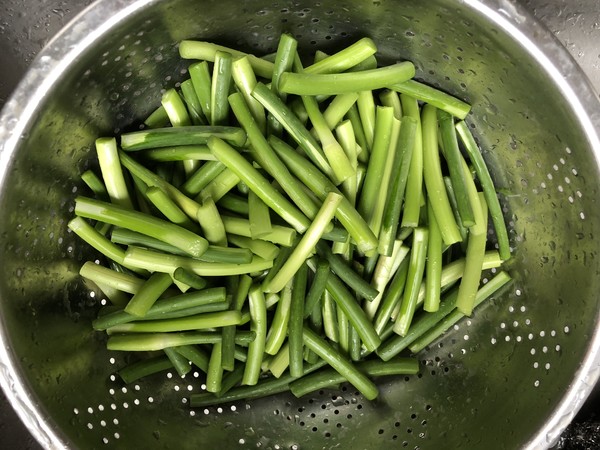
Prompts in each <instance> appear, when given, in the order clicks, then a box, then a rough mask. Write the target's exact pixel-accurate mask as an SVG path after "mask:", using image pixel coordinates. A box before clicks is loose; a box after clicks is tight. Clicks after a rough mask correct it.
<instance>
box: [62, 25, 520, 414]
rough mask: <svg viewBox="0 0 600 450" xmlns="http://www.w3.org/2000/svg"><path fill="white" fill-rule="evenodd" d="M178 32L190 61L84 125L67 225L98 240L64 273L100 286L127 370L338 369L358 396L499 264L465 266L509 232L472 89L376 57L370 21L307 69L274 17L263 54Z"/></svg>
mask: <svg viewBox="0 0 600 450" xmlns="http://www.w3.org/2000/svg"><path fill="white" fill-rule="evenodd" d="M179 50H180V54H181V57H182V58H185V59H191V60H198V61H196V62H193V63H192V64H191V65H190V66H189V76H190V78H189V79H187V80H185V81H183V82H182V83H181V84H180V85H178V86H177V87H176V88H173V89H169V90H167V91H166V92H165V93H164V95H163V97H162V102H161V105H160V107H158V109H156V111H155V112H154V113H153V114H151V115H150V116H149V117H148V118H147V120H146V121H145V126H144V127H142V129H141V131H134V132H128V133H124V134H122V135H121V136H120V140H117V139H116V138H100V139H98V140H97V141H96V150H97V156H98V161H99V168H100V171H101V174H97V173H95V172H94V171H92V170H90V171H87V172H85V173H84V174H83V177H82V178H83V180H84V181H85V183H86V184H87V185H88V186H89V188H90V189H91V190H92V191H93V193H94V197H95V198H88V197H83V196H80V197H77V199H76V205H75V215H76V217H75V218H74V219H73V220H72V221H71V222H70V223H69V228H70V229H71V230H72V231H73V232H75V233H76V234H77V235H78V236H80V237H81V238H82V239H83V240H84V241H86V242H87V243H88V244H90V245H91V246H92V247H94V248H95V249H96V250H98V251H99V252H101V253H102V254H103V255H104V256H105V257H106V261H107V264H106V265H105V266H102V265H100V264H96V263H93V262H86V263H85V264H84V265H83V267H82V268H81V275H82V276H83V277H84V278H85V279H87V280H89V281H91V282H93V283H94V285H95V286H96V287H97V288H99V289H100V290H101V291H102V292H103V293H104V295H105V296H106V298H107V299H109V300H110V302H111V303H112V304H110V305H105V306H104V307H103V308H102V309H101V311H100V313H99V316H98V318H97V319H96V320H95V321H94V323H93V327H94V329H95V330H103V331H106V333H107V334H108V342H107V345H108V348H109V349H110V350H115V351H128V352H139V353H138V355H139V358H133V359H134V360H135V362H133V363H132V364H131V365H128V366H127V367H124V368H123V369H122V370H120V371H119V374H120V376H121V377H122V379H123V380H124V381H125V382H127V383H130V382H133V381H134V380H137V379H139V378H140V377H143V376H146V375H149V374H153V373H156V372H159V371H163V370H173V369H174V370H175V371H177V373H178V374H180V375H181V376H184V375H185V374H186V373H188V372H189V371H190V370H193V369H192V366H196V367H197V368H198V369H200V370H201V371H203V372H205V373H206V383H205V384H206V392H202V393H196V394H192V395H191V402H190V403H191V405H192V406H205V405H210V404H216V403H223V402H230V401H234V400H239V399H249V398H255V397H260V396H264V395H270V394H274V393H278V392H282V391H287V390H291V392H292V393H293V394H294V395H296V396H302V395H304V394H306V393H308V392H312V391H314V390H318V389H322V388H326V387H335V386H337V385H339V384H340V383H342V382H346V381H347V382H350V383H351V384H352V385H353V386H355V387H356V389H357V390H359V391H360V392H361V393H362V394H363V395H364V397H366V398H367V399H374V398H375V397H377V394H378V389H377V386H376V384H375V383H374V381H373V378H374V377H379V376H387V375H397V374H414V373H417V372H418V370H419V367H418V360H417V358H415V357H414V356H412V355H414V354H415V353H417V352H419V351H420V350H421V349H423V348H425V347H426V346H427V345H429V344H430V343H431V342H432V341H433V340H435V339H436V338H438V337H439V336H440V335H441V334H442V333H443V332H444V331H445V330H447V329H448V328H449V327H452V325H453V324H454V323H456V322H457V321H458V320H460V319H461V318H462V317H463V316H464V315H470V314H471V312H472V310H473V308H474V307H475V306H477V305H478V304H480V303H481V302H482V301H484V300H485V299H486V298H488V297H490V296H491V295H492V294H494V293H495V292H496V291H498V289H500V288H501V287H502V286H504V285H505V284H506V283H507V282H508V281H509V280H510V276H509V275H508V274H507V273H506V272H504V271H502V270H501V269H498V270H494V271H492V272H493V276H491V278H490V280H489V281H488V282H487V283H481V282H480V280H481V278H482V271H484V270H487V269H493V268H499V267H500V266H501V265H502V263H503V261H505V260H506V259H508V258H509V257H510V247H509V242H508V237H507V230H506V227H505V224H504V222H503V215H502V211H501V208H500V204H499V202H498V199H497V196H496V192H495V189H494V186H493V184H492V180H491V178H490V175H489V173H488V170H487V168H486V165H485V164H484V161H483V158H482V156H481V153H480V151H479V149H478V147H477V144H476V142H475V140H474V138H473V136H472V135H471V133H470V131H469V128H468V127H467V126H466V125H465V122H464V121H463V119H464V118H465V116H466V115H467V114H468V112H469V110H470V106H469V105H467V104H465V103H464V102H462V101H460V100H458V99H456V98H454V97H452V96H449V95H448V94H446V93H444V92H441V91H439V90H436V89H434V88H432V87H430V86H427V85H425V84H422V83H420V82H417V81H415V80H413V79H412V78H413V77H414V75H415V68H414V65H413V64H412V63H411V62H407V61H404V62H399V63H396V64H392V65H389V66H385V67H378V65H377V61H376V59H375V53H376V47H375V44H374V43H373V41H372V40H371V39H368V38H364V39H360V40H359V41H357V42H356V43H354V44H352V45H350V46H349V47H347V48H345V49H343V50H341V51H339V52H337V53H335V54H333V55H326V54H324V53H322V52H317V53H316V54H315V55H314V59H313V60H311V61H310V64H309V65H307V66H306V67H303V62H301V60H300V58H299V56H298V51H297V41H296V40H295V39H294V38H293V37H291V36H289V35H286V34H284V35H282V36H281V39H280V41H279V45H278V49H277V52H276V53H275V54H274V55H271V56H268V57H265V58H258V57H256V56H253V55H249V54H245V53H242V52H240V51H237V50H233V49H229V48H225V47H222V46H219V45H215V44H212V43H208V42H200V41H183V42H181V43H180V47H179ZM465 156H466V158H465ZM488 217H490V218H491V224H492V225H493V230H494V234H495V236H496V244H497V245H495V246H494V245H492V244H490V243H488V241H487V236H488ZM490 228H492V227H490ZM490 247H496V249H490Z"/></svg>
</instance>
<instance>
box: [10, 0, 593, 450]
mask: <svg viewBox="0 0 600 450" xmlns="http://www.w3.org/2000/svg"><path fill="white" fill-rule="evenodd" d="M513 1H515V0H513ZM519 1H520V3H522V4H523V5H525V6H526V7H527V8H529V9H530V10H531V11H532V12H533V13H534V15H535V16H536V17H537V18H539V19H540V20H541V21H542V22H543V23H545V24H546V25H547V27H548V28H549V29H550V30H551V31H552V32H553V33H554V34H555V36H556V37H557V38H558V39H559V40H560V41H561V42H562V43H563V44H564V45H565V47H566V48H567V49H568V50H569V52H570V53H571V54H572V56H573V57H574V59H575V60H576V61H577V62H578V63H579V64H580V65H581V67H582V68H583V70H584V72H585V73H586V74H587V75H588V77H589V78H590V80H591V81H592V84H593V85H594V86H595V88H596V91H597V92H600V8H598V0H519ZM90 3H92V2H91V1H90V0H27V1H26V2H22V1H21V0H0V48H1V49H2V50H0V107H1V106H2V105H3V104H4V102H5V101H6V99H7V97H8V96H9V95H10V93H11V92H12V90H13V89H14V87H15V86H16V84H17V83H18V82H19V80H20V78H21V76H22V75H23V74H24V72H25V71H26V69H27V67H28V66H29V64H30V63H31V61H32V60H33V59H34V58H35V55H36V54H37V53H38V52H39V51H40V50H41V48H42V47H43V46H44V45H45V44H46V43H47V42H48V41H49V40H50V39H51V38H52V37H53V36H54V35H55V34H56V33H58V32H59V30H60V29H61V28H62V26H64V25H65V24H66V23H67V22H68V21H69V20H70V19H71V18H73V17H74V16H75V15H76V14H77V13H78V12H79V11H81V10H82V9H83V8H85V7H86V6H87V5H89V4H90ZM507 3H510V0H507ZM591 402H595V403H594V404H593V405H592V406H593V407H594V408H595V409H596V410H598V406H599V405H598V395H594V396H593V398H592V399H591V400H590V401H589V403H588V405H590V403H591ZM0 448H8V449H17V450H19V449H39V448H40V447H39V445H38V444H37V442H35V440H34V439H33V438H32V437H31V436H30V434H29V433H28V431H27V430H26V429H25V428H24V426H23V425H21V423H20V421H19V419H18V418H17V417H16V415H15V414H14V413H13V411H12V408H11V406H10V404H9V403H8V402H7V400H6V399H5V398H4V397H3V395H2V394H1V392H0Z"/></svg>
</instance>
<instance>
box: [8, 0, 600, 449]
mask: <svg viewBox="0 0 600 450" xmlns="http://www.w3.org/2000/svg"><path fill="white" fill-rule="evenodd" d="M284 31H287V32H290V33H292V34H293V35H295V36H296V37H297V38H298V40H299V42H300V47H301V48H304V49H306V50H307V51H313V50H314V49H316V48H321V49H325V50H334V49H336V48H338V47H340V46H343V45H345V44H348V43H350V42H352V41H354V40H356V39H357V38H359V37H362V36H365V35H366V36H370V37H372V38H373V39H374V40H375V41H376V42H377V44H378V46H379V49H380V54H379V57H380V59H381V61H382V62H390V61H393V60H395V59H397V58H403V59H410V60H412V61H413V62H415V64H416V66H417V68H418V78H419V79H422V80H425V81H427V82H428V83H431V84H433V85H437V86H440V87H441V88H442V89H444V90H446V91H448V92H450V93H452V94H455V95H457V96H459V97H462V98H464V99H465V100H467V101H469V102H470V103H472V104H473V112H472V114H471V115H470V116H469V118H468V121H469V123H470V124H471V126H472V127H473V131H474V133H475V134H476V136H477V137H478V139H479V140H480V142H481V144H482V147H483V148H484V149H485V155H484V156H485V158H486V160H487V161H488V163H489V165H490V167H491V169H492V173H493V176H494V178H495V180H496V183H497V185H498V187H499V189H500V196H501V200H502V203H503V205H504V208H505V212H506V217H507V221H508V223H509V225H510V234H511V241H512V245H513V248H514V258H513V260H512V262H511V264H510V270H511V272H512V274H513V275H514V277H515V283H514V285H513V286H512V288H511V290H510V291H509V292H506V293H504V294H503V295H502V296H501V297H498V298H495V299H494V300H493V301H491V302H489V303H488V304H487V306H485V307H483V308H481V309H480V310H478V311H477V312H476V313H475V314H474V316H473V317H472V318H471V319H469V320H464V321H462V322H460V323H459V324H458V325H457V326H455V328H454V329H453V330H451V331H450V332H449V333H448V334H447V335H446V336H445V337H444V338H443V339H442V340H440V341H439V342H436V343H435V344H434V345H432V347H431V348H429V349H426V350H425V351H423V352H422V353H421V354H420V355H419V357H420V359H421V362H422V366H421V367H422V370H421V373H420V374H419V375H418V376H410V377H406V378H399V379H393V380H390V379H386V380H385V381H383V382H382V383H381V385H380V387H381V396H380V399H379V400H378V401H376V402H373V403H371V402H367V401H364V400H363V399H362V398H361V397H360V395H358V394H357V393H356V392H354V390H353V389H352V388H344V389H343V390H342V391H340V392H337V393H332V392H330V391H324V392H320V393H317V394H315V395H312V396H310V397H308V398H303V399H300V400H298V399H295V398H293V397H292V396H291V395H279V396H276V397H273V398H267V399H264V400H259V401H252V402H239V403H236V404H235V405H227V406H222V407H219V408H207V409H191V408H189V406H188V405H187V404H186V403H187V396H188V395H189V393H191V392H199V391H200V390H201V388H202V387H201V386H202V382H203V379H202V376H200V375H198V374H196V373H194V374H193V375H191V376H188V377H186V378H185V379H179V378H177V377H176V376H175V375H174V374H167V375H166V376H156V377H154V378H152V379H151V380H147V381H143V382H140V383H138V384H135V385H134V386H128V387H124V386H123V385H122V384H121V383H120V382H119V380H118V379H117V378H116V377H114V376H112V375H111V374H112V373H113V372H114V371H115V370H116V369H117V368H119V367H120V366H121V365H122V364H123V363H124V360H123V356H122V355H120V354H117V353H109V352H107V351H106V350H105V348H104V343H103V341H102V337H101V336H100V335H97V334H95V333H93V332H92V331H91V327H90V319H91V317H92V316H93V313H94V310H95V307H96V306H97V305H98V302H99V300H100V299H99V298H98V296H97V295H95V294H94V293H92V292H90V291H88V290H87V289H86V288H85V286H84V285H83V284H82V282H81V281H80V279H79V277H78V275H77V271H78V267H79V266H80V264H81V262H82V261H84V260H87V259H90V258H92V259H93V258H95V255H94V254H92V253H90V252H89V251H88V250H87V249H86V247H85V246H84V245H82V244H81V243H80V242H79V241H78V240H77V239H76V238H75V237H74V236H73V235H72V234H71V233H69V232H68V231H67V228H66V222H67V220H68V219H69V218H70V217H71V214H72V206H73V198H74V196H75V195H76V193H77V191H78V190H79V189H80V187H81V183H80V180H79V176H78V174H79V173H81V171H82V170H84V169H86V168H87V167H89V166H90V164H91V162H90V161H91V157H92V152H91V147H92V142H93V140H94V138H95V137H97V136H99V135H106V134H109V135H110V134H114V133H118V132H120V131H121V130H124V129H129V128H131V127H135V126H136V125H137V123H138V121H139V119H140V118H143V117H144V116H146V115H147V114H148V113H149V112H150V111H151V110H152V109H153V108H154V107H155V106H156V105H157V104H158V102H159V98H160V93H161V89H163V88H165V87H171V86H172V85H173V84H174V83H175V82H177V81H178V80H182V79H184V78H185V77H186V74H185V68H186V63H184V62H182V61H180V60H179V58H178V53H177V42H178V41H179V40H181V39H183V38H201V39H207V40H213V41H216V42H219V43H222V44H227V45H232V46H236V47H241V48H244V49H246V50H248V51H252V52H256V53H257V54H263V53H269V52H272V51H274V50H275V46H276V43H277V38H278V36H279V34H280V33H281V32H284ZM598 130H600V105H599V103H598V101H597V97H596V96H595V94H594V93H593V92H592V90H591V89H590V88H589V86H588V84H587V82H586V81H585V80H584V78H583V77H582V75H581V73H580V71H579V69H578V68H577V67H576V65H575V63H574V62H573V61H572V59H571V58H570V57H569V56H568V54H567V53H566V51H564V50H563V49H562V48H561V47H560V46H559V44H558V43H557V42H556V41H555V40H554V39H553V38H552V37H551V35H550V33H548V32H547V31H546V30H545V29H543V28H542V27H541V26H540V25H539V24H537V23H536V22H535V21H534V20H533V19H532V18H531V16H530V15H528V14H527V13H525V12H524V11H523V10H522V9H521V8H519V7H517V6H515V5H514V4H513V3H512V2H509V1H502V0H483V1H475V0H465V1H451V0H428V1H423V0H404V1H400V0H398V1H391V0H375V1H372V2H371V1H342V2H340V1H334V0H320V1H302V2H300V1H298V2H292V1H286V0H282V1H277V2H262V1H254V0H253V1H243V2H239V1H226V0H219V1H211V0H205V1H194V0H172V1H169V0H164V1H160V0H155V1H150V0H139V1H125V0H120V1H119V0H107V1H103V2H100V3H97V4H95V5H93V6H92V7H91V8H90V9H88V10H87V11H86V12H85V13H84V14H83V15H81V16H79V17H78V19H77V20H76V21H75V22H73V23H71V25H70V26H69V27H68V28H67V29H66V30H65V31H64V32H63V33H61V35H59V36H58V38H57V39H55V40H54V41H52V42H51V43H50V45H49V46H48V47H47V48H46V49H45V50H44V51H43V52H42V53H41V55H40V56H39V57H38V59H37V60H36V61H35V63H34V64H33V66H32V68H31V71H30V72H29V73H28V75H27V77H26V78H25V79H24V81H23V82H22V84H21V85H20V86H19V88H18V89H17V91H16V92H15V94H14V95H13V97H12V98H11V99H10V100H9V101H8V103H7V104H6V106H5V108H4V110H3V114H2V116H1V118H0V187H1V190H0V211H1V216H0V218H1V219H0V252H1V254H0V261H1V265H2V271H1V273H0V316H1V320H2V323H1V325H2V326H1V328H0V341H1V342H2V348H1V350H0V361H1V363H0V381H2V385H3V388H4V390H5V391H6V393H7V395H8V397H9V398H10V399H11V401H12V402H13V405H14V406H15V408H16V409H17V411H18V412H19V414H20V416H21V418H22V419H23V421H24V422H25V423H26V424H27V425H28V427H29V428H30V429H31V431H32V432H33V433H34V434H35V435H36V437H37V438H38V440H39V441H40V442H41V443H42V445H44V446H45V447H48V448H60V447H72V448H86V449H88V448H176V449H185V448H194V449H197V448H202V446H204V448H257V447H260V448H272V449H285V448H293V449H320V448H346V449H363V448H364V449H370V448H420V449H440V448H447V449H458V448H460V449H481V448H493V449H502V448H506V449H515V448H529V449H538V448H545V447H548V446H550V445H551V444H552V443H553V442H554V441H555V439H556V438H557V437H558V435H559V433H560V431H561V430H562V429H563V428H564V427H565V426H566V425H567V424H568V422H569V421H570V420H571V418H572V417H573V414H574V413H575V412H576V411H577V409H578V408H579V406H580V405H581V403H582V402H583V401H584V399H585V397H586V396H587V394H588V393H589V391H590V389H591V388H592V387H593V385H594V383H595V382H596V380H597V378H598V374H599V360H600V358H599V352H598V349H599V347H600V335H599V331H598V322H599V320H598V319H599V302H598V292H599V288H600V278H599V277H598V274H599V273H600V259H599V255H598V243H597V236H599V235H600V234H599V233H600V230H599V228H600V213H599V210H598V200H599V187H600V178H599V177H598V167H599V166H598V159H599V158H598V157H599V154H600V143H599V138H598Z"/></svg>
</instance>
